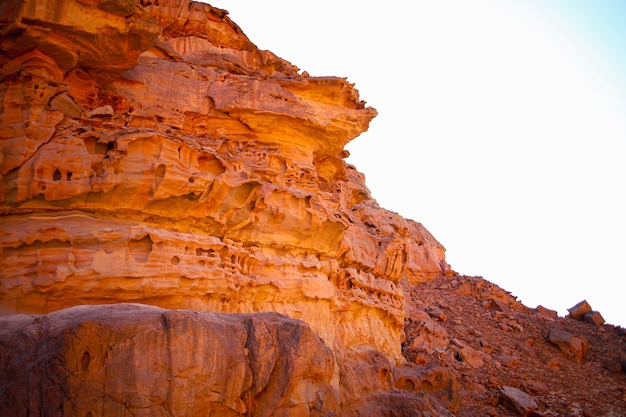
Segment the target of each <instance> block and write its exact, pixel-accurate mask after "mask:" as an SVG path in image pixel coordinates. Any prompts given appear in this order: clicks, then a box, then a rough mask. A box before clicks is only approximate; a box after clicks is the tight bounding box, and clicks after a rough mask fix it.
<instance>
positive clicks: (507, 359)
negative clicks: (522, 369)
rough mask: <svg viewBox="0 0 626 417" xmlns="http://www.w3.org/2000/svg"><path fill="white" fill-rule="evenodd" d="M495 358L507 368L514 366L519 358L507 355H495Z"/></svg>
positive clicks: (518, 361) (517, 363)
mask: <svg viewBox="0 0 626 417" xmlns="http://www.w3.org/2000/svg"><path fill="white" fill-rule="evenodd" d="M495 359H496V360H497V361H498V362H500V363H501V364H502V365H504V366H506V367H507V368H515V367H517V365H519V363H520V358H518V357H516V356H509V355H504V354H501V355H497V356H496V357H495Z"/></svg>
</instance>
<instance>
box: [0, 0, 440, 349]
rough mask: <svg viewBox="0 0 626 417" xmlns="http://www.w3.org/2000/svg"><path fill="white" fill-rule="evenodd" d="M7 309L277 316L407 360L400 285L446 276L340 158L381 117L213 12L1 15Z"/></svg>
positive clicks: (95, 4) (194, 8)
mask: <svg viewBox="0 0 626 417" xmlns="http://www.w3.org/2000/svg"><path fill="white" fill-rule="evenodd" d="M0 17H1V20H2V23H3V26H2V30H1V32H0V34H1V42H2V43H1V48H2V58H0V65H2V68H1V74H2V86H1V88H0V99H1V102H2V103H3V107H2V113H1V116H0V117H1V118H2V129H1V130H0V134H1V135H2V141H1V144H2V148H1V154H0V155H1V157H2V165H1V169H0V175H1V180H2V181H1V183H0V212H1V213H2V216H3V219H2V225H1V227H0V237H1V239H0V245H1V246H2V247H1V250H2V265H1V267H2V280H1V281H0V304H1V305H2V306H3V307H4V308H5V309H8V310H10V311H15V312H24V313H47V312H51V311H56V310H59V309H63V308H67V307H71V306H75V305H83V304H100V303H116V302H121V301H123V302H139V303H147V304H153V305H157V306H160V307H165V308H174V309H175V308H185V309H188V308H192V309H195V310H199V311H220V312H239V313H245V312H257V311H277V312H281V313H284V314H287V315H289V316H291V317H294V318H300V319H303V320H305V321H307V322H308V323H310V325H311V326H312V327H313V329H314V330H315V331H316V332H317V333H318V334H320V335H321V336H322V337H323V338H324V340H326V341H327V343H328V344H329V346H331V347H332V348H333V349H335V348H340V349H351V348H355V349H359V348H362V347H363V348H374V349H377V350H380V351H383V352H385V353H386V355H388V357H389V358H390V359H391V360H399V359H400V358H401V353H400V349H399V346H400V337H401V333H402V325H403V320H404V317H405V313H404V304H403V303H404V298H403V292H402V290H401V288H400V287H399V282H400V281H401V280H402V279H405V280H408V281H409V282H412V283H417V282H421V281H425V280H428V279H432V278H433V277H435V276H438V275H440V274H442V273H445V272H448V271H449V267H448V265H447V264H446V263H445V260H444V249H443V247H442V246H441V245H440V244H439V243H438V242H437V241H436V240H435V239H434V238H433V237H432V236H431V235H430V233H428V231H426V229H424V228H423V227H422V226H421V225H420V224H419V223H416V222H413V221H409V220H406V219H404V218H402V217H400V216H398V215H397V214H395V213H392V212H389V211H386V210H384V209H381V208H380V207H379V206H378V205H377V204H376V202H375V201H374V200H373V199H372V198H371V196H370V194H369V191H368V190H367V188H366V187H365V184H364V178H363V176H362V175H361V174H360V173H358V172H357V171H356V170H355V169H354V167H352V166H350V165H348V164H346V163H345V162H344V160H343V158H344V157H345V156H346V155H347V153H346V151H344V150H343V147H344V145H345V144H346V143H347V142H348V141H350V140H351V139H353V138H354V137H356V136H358V135H359V134H360V133H361V132H363V131H364V130H366V129H367V127H368V124H369V122H370V120H371V119H372V118H373V117H374V116H375V115H376V111H375V110H374V109H372V108H371V107H367V106H366V105H365V103H364V102H363V101H361V100H360V99H359V97H358V92H357V91H356V90H355V89H354V88H353V86H352V85H351V84H349V83H347V81H346V80H345V79H343V78H336V77H310V76H308V75H307V74H306V73H301V72H299V70H298V69H297V68H296V67H295V66H293V65H292V64H290V63H289V62H287V61H284V60H283V59H280V58H278V57H276V56H275V55H274V54H272V53H271V52H268V51H261V50H259V49H258V48H257V47H256V46H255V45H254V44H253V43H252V42H250V40H249V39H248V38H247V37H246V36H245V35H244V34H243V33H242V31H241V30H240V29H239V27H238V26H237V25H235V24H234V23H233V22H232V21H231V20H230V19H229V18H228V16H227V13H226V12H225V11H223V10H220V9H216V8H213V7H211V6H210V5H207V4H201V3H188V2H186V1H182V0H168V1H161V2H159V3H158V5H157V3H156V2H155V3H151V2H143V1H142V2H140V1H134V2H133V1H121V0H120V1H114V0H110V1H72V0H67V1H62V2H45V1H18V0H13V1H7V2H3V5H2V6H1V8H0Z"/></svg>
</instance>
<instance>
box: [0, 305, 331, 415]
mask: <svg viewBox="0 0 626 417" xmlns="http://www.w3.org/2000/svg"><path fill="white" fill-rule="evenodd" d="M0 327H1V328H2V332H0V345H1V346H2V348H3V349H8V350H10V351H11V352H12V354H11V355H4V354H3V355H0V369H3V378H0V391H2V392H3V395H2V396H1V397H2V398H0V410H2V412H0V414H2V415H13V416H22V415H36V416H43V415H48V414H47V413H46V412H43V413H42V412H41V411H40V410H55V412H57V413H59V415H64V416H89V415H93V416H95V415H107V416H110V415H123V414H136V415H137V414H141V413H145V410H147V409H149V410H150V415H155V416H171V415H189V416H195V415H204V413H205V412H206V410H212V412H214V413H218V414H219V415H224V416H243V415H256V416H262V415H281V413H282V414H283V415H310V413H316V412H322V411H324V412H329V411H333V410H334V412H337V411H338V410H339V408H338V407H339V392H338V389H337V388H338V387H337V385H336V383H334V382H333V375H334V372H335V367H334V365H335V364H334V359H333V354H332V351H331V350H330V349H329V348H328V346H326V345H325V343H324V341H323V340H322V339H320V338H319V337H318V336H316V335H315V334H314V333H313V332H312V331H311V329H310V328H309V327H308V325H306V323H304V322H301V321H297V320H293V319H289V318H287V317H285V316H281V315H278V314H275V313H258V314H249V315H227V314H215V313H198V312H194V311H171V310H164V309H161V308H157V307H149V306H142V305H132V304H116V305H111V306H79V307H73V308H70V309H67V310H61V311H57V312H54V313H50V314H48V315H46V316H32V315H15V316H12V317H2V318H0ZM190 347H193V349H190ZM25 370H28V371H25ZM33 387H38V388H37V389H33Z"/></svg>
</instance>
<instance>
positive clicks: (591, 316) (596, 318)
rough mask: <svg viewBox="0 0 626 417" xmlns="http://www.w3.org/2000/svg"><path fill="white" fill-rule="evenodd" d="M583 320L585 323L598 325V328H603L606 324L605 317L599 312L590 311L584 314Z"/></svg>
mask: <svg viewBox="0 0 626 417" xmlns="http://www.w3.org/2000/svg"><path fill="white" fill-rule="evenodd" d="M582 320H583V321H584V322H585V323H591V324H596V325H598V326H602V325H603V324H604V317H602V314H600V313H599V312H597V311H588V312H586V313H585V314H583V318H582Z"/></svg>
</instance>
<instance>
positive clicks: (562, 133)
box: [209, 0, 626, 327]
mask: <svg viewBox="0 0 626 417" xmlns="http://www.w3.org/2000/svg"><path fill="white" fill-rule="evenodd" d="M209 3H210V4H212V5H213V6H215V7H219V8H222V9H226V10H228V11H229V15H230V17H231V19H232V20H233V21H235V23H237V24H238V25H239V26H240V27H241V28H242V30H243V31H244V33H246V34H247V35H248V37H249V38H250V40H251V41H252V42H254V43H255V44H256V45H257V46H258V47H259V48H261V49H267V50H270V51H272V52H273V53H275V54H276V55H278V56H280V57H281V58H283V59H286V60H287V61H289V62H291V63H293V64H294V65H296V66H297V67H298V68H300V69H301V70H303V71H307V72H308V73H309V74H310V75H313V76H326V75H334V76H340V77H346V78H347V79H348V81H350V82H351V83H354V84H355V87H356V88H357V89H358V90H359V92H360V96H361V99H363V100H365V101H366V102H367V103H368V105H370V106H372V107H374V108H376V109H377V110H378V113H379V114H378V116H377V117H376V118H375V119H374V120H373V121H372V123H371V125H370V128H369V130H368V131H367V132H365V133H363V134H362V135H360V136H359V137H357V138H356V139H355V140H353V141H352V142H351V143H350V144H348V146H347V149H348V150H349V151H350V153H351V156H350V157H349V158H348V162H349V163H351V164H353V165H355V166H356V167H357V169H358V170H359V171H361V172H363V173H364V174H365V176H366V184H367V186H368V187H369V189H370V190H371V192H372V196H373V197H374V198H375V199H376V200H377V201H378V202H379V204H380V205H381V206H383V207H385V208H387V209H389V210H392V211H395V212H397V213H400V214H401V215H403V216H404V217H407V218H410V219H413V220H415V221H418V222H420V223H422V224H423V225H424V226H425V227H426V228H427V229H428V230H429V231H430V232H431V233H432V234H433V235H434V236H435V238H436V239H437V240H439V242H441V243H442V244H443V245H444V247H446V258H447V261H448V263H449V264H450V265H451V266H452V268H453V269H454V270H455V271H457V272H459V273H461V274H465V275H479V276H482V277H484V278H486V279H488V280H489V281H491V282H494V283H496V284H498V285H499V286H501V287H502V288H504V289H506V290H508V291H510V292H512V294H513V295H515V296H517V297H518V299H519V300H520V301H521V302H523V303H524V304H525V305H527V306H529V307H536V306H537V305H542V306H544V307H548V308H551V309H554V310H557V311H558V312H559V314H560V315H562V316H563V315H565V314H567V308H569V307H572V306H574V305H575V304H576V303H578V302H579V301H581V300H583V299H586V300H587V301H588V302H589V303H590V305H591V306H592V307H593V308H594V309H595V310H598V311H599V312H600V313H601V314H602V315H603V316H604V318H605V319H606V321H607V322H608V323H611V324H615V325H621V326H622V327H626V307H625V306H624V305H625V304H626V303H625V300H626V298H625V294H626V198H624V188H625V187H624V183H625V181H626V163H625V161H624V157H625V156H626V155H625V151H624V148H625V146H624V145H625V143H626V24H625V23H624V22H626V2H625V1H623V0H593V1H586V0H585V1H583V0H446V1H441V0H437V1H435V0H429V1H426V0H414V1H411V2H408V1H400V0H387V1H385V2H369V1H363V0H361V1H354V0H342V1H337V0H335V1H329V0H319V1H316V2H313V3H311V2H309V3H301V2H294V1H288V0H266V1H263V2H259V1H258V0H219V1H209Z"/></svg>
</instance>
